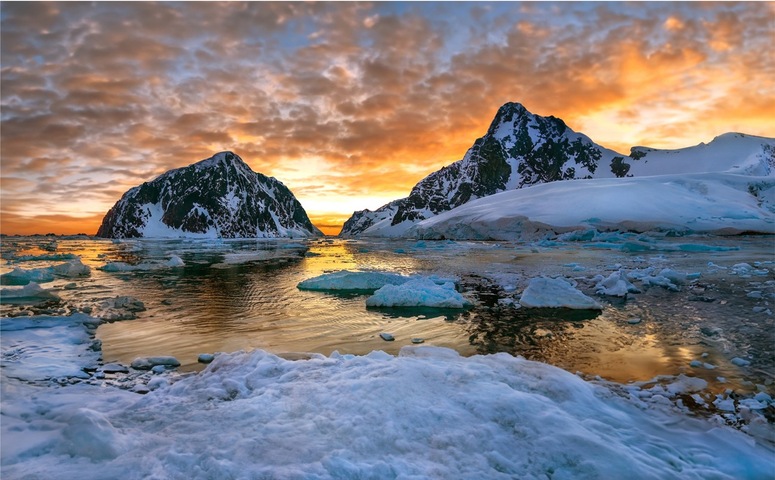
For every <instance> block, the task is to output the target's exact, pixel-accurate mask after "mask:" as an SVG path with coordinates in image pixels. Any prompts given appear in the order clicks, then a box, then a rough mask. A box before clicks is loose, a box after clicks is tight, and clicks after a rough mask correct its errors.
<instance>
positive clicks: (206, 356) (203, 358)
mask: <svg viewBox="0 0 775 480" xmlns="http://www.w3.org/2000/svg"><path fill="white" fill-rule="evenodd" d="M213 360H215V355H213V354H212V353H200V354H199V357H197V361H198V362H199V363H210V362H212V361H213Z"/></svg>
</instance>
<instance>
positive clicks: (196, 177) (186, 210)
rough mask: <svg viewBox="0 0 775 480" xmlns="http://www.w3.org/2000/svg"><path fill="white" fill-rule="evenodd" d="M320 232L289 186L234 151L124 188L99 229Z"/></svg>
mask: <svg viewBox="0 0 775 480" xmlns="http://www.w3.org/2000/svg"><path fill="white" fill-rule="evenodd" d="M196 235H206V236H212V237H223V238H254V237H288V236H318V235H322V233H321V232H320V231H319V230H318V229H317V228H316V227H315V226H313V225H312V223H311V222H310V220H309V218H308V217H307V213H306V212H305V211H304V208H303V207H302V206H301V204H300V203H299V201H298V200H297V199H296V197H294V196H293V193H291V191H290V190H288V188H287V187H286V186H285V185H283V184H282V183H281V182H279V181H278V180H276V179H274V178H270V177H266V176H264V175H262V174H260V173H256V172H254V171H253V170H251V169H250V167H249V166H248V165H247V164H245V162H243V161H242V159H241V158H240V157H239V156H238V155H235V154H234V153H232V152H221V153H218V154H216V155H214V156H213V157H211V158H208V159H206V160H202V161H201V162H198V163H195V164H193V165H189V166H188V167H184V168H179V169H176V170H170V171H169V172H166V173H164V174H162V175H160V176H159V177H158V178H156V179H155V180H152V181H150V182H145V183H143V184H142V185H140V186H137V187H134V188H132V189H130V190H129V191H127V192H126V193H125V194H124V195H123V196H122V197H121V199H120V200H119V201H118V202H117V203H116V204H115V205H114V206H113V208H111V209H110V211H108V213H107V214H106V215H105V218H104V219H103V220H102V225H101V226H100V228H99V230H98V231H97V236H99V237H107V238H133V237H170V236H196Z"/></svg>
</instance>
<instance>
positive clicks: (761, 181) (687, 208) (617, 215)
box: [407, 173, 775, 240]
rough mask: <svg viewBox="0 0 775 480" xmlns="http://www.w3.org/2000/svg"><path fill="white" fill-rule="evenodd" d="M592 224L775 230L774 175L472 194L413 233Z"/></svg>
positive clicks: (489, 236) (486, 233)
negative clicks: (465, 200) (466, 200)
mask: <svg viewBox="0 0 775 480" xmlns="http://www.w3.org/2000/svg"><path fill="white" fill-rule="evenodd" d="M591 228H592V229H596V230H598V231H612V230H620V231H632V232H648V231H672V232H679V233H712V234H722V235H731V234H739V233H742V232H756V233H775V178H773V177H749V176H743V175H734V174H725V173H704V174H683V175H659V176H654V177H633V178H613V179H611V178H601V179H589V180H566V181H562V182H552V183H546V184H540V185H535V186H532V187H529V188H522V189H519V190H512V191H507V192H502V193H497V194H495V195H491V196H488V197H484V198H480V199H477V200H473V201H471V202H469V203H466V204H464V205H461V206H460V207H458V208H455V209H453V210H450V211H448V212H444V213H441V214H439V215H437V216H435V217H431V218H429V219H427V220H423V221H421V222H419V223H418V224H416V225H415V226H414V227H412V228H411V229H410V230H408V232H407V236H409V237H417V238H422V239H442V238H447V239H474V240H534V239H537V238H542V237H544V236H546V235H547V234H556V233H565V232H571V231H575V230H588V229H591Z"/></svg>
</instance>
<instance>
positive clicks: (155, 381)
mask: <svg viewBox="0 0 775 480" xmlns="http://www.w3.org/2000/svg"><path fill="white" fill-rule="evenodd" d="M169 384H170V382H169V380H167V379H166V378H164V377H153V378H152V379H150V380H149V381H148V385H147V386H148V388H149V389H150V390H156V389H159V388H161V387H166V386H167V385H169Z"/></svg>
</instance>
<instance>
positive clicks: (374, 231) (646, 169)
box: [340, 103, 775, 237]
mask: <svg viewBox="0 0 775 480" xmlns="http://www.w3.org/2000/svg"><path fill="white" fill-rule="evenodd" d="M774 155H775V141H773V139H768V138H762V137H754V136H748V135H743V134H737V133H733V134H725V135H722V136H720V137H717V138H716V139H714V140H713V141H712V142H710V143H709V144H707V145H706V144H700V145H697V146H695V147H689V148H684V149H680V150H658V149H652V148H647V147H633V148H632V149H631V152H630V155H622V154H619V153H617V152H615V151H613V150H609V149H607V148H604V147H602V146H600V145H597V144H596V143H594V142H593V141H592V140H590V139H589V137H587V136H586V135H583V134H581V133H577V132H574V131H573V130H572V129H570V128H569V127H568V126H567V125H565V122H563V121H562V120H560V119H558V118H555V117H542V116H540V115H534V114H532V113H530V112H529V111H528V110H527V109H526V108H525V107H524V106H522V105H520V104H518V103H507V104H505V105H503V106H502V107H501V108H500V109H499V110H498V113H497V114H496V115H495V119H494V120H493V121H492V123H491V125H490V128H489V129H488V130H487V133H486V134H485V135H484V136H483V137H481V138H479V139H478V140H476V142H474V145H473V146H472V147H471V148H469V149H468V151H467V152H466V154H465V156H464V157H463V159H462V160H459V161H457V162H455V163H453V164H451V165H449V166H447V167H444V168H442V169H441V170H439V171H436V172H434V173H431V174H430V175H428V176H427V177H425V178H424V179H423V180H421V181H420V182H419V183H418V184H417V185H415V187H414V188H413V189H412V191H411V193H410V194H409V196H408V197H406V198H403V199H399V200H395V201H393V202H391V203H389V204H387V205H385V206H383V207H381V208H379V209H377V210H376V211H370V210H362V211H358V212H355V213H353V215H352V217H351V218H350V219H348V220H347V222H345V224H344V226H343V228H342V232H341V234H340V235H342V236H345V237H351V236H358V235H364V236H387V237H390V236H403V235H405V234H406V233H407V230H408V229H410V228H411V227H412V226H414V225H415V224H417V223H418V222H420V221H422V220H425V219H428V218H431V217H433V216H435V215H438V214H440V213H443V212H446V211H449V210H452V209H454V208H456V207H459V206H461V205H463V204H465V203H467V202H469V201H471V200H474V199H477V198H482V197H487V196H489V195H493V194H495V193H498V192H503V191H508V190H516V189H522V188H526V187H530V186H533V185H538V184H542V183H549V182H554V181H558V180H573V179H593V178H616V177H631V176H650V175H663V174H678V173H703V172H731V173H740V174H746V175H771V174H772V172H773V171H774V170H775V156H774Z"/></svg>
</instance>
